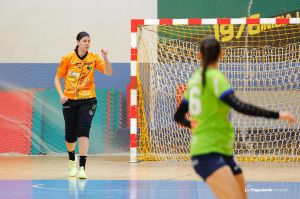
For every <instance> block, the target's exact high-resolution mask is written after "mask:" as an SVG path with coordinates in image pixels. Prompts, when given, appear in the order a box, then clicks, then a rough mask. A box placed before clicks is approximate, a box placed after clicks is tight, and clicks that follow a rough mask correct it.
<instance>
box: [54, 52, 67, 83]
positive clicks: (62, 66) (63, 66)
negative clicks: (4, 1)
mask: <svg viewBox="0 0 300 199" xmlns="http://www.w3.org/2000/svg"><path fill="white" fill-rule="evenodd" d="M67 70H68V66H67V58H66V57H63V58H62V59H61V60H60V63H59V66H58V68H57V71H56V76H57V77H58V78H62V77H65V76H66V73H67Z"/></svg>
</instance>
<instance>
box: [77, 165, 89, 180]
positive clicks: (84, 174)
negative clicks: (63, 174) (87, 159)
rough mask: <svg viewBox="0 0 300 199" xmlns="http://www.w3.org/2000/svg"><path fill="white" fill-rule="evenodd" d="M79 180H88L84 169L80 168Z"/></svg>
mask: <svg viewBox="0 0 300 199" xmlns="http://www.w3.org/2000/svg"><path fill="white" fill-rule="evenodd" d="M78 178H79V179H87V176H86V173H85V170H84V167H80V168H79V171H78Z"/></svg>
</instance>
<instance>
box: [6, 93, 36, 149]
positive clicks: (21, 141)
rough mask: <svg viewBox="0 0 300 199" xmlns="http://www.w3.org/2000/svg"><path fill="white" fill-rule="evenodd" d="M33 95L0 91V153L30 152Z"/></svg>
mask: <svg viewBox="0 0 300 199" xmlns="http://www.w3.org/2000/svg"><path fill="white" fill-rule="evenodd" d="M33 95H34V93H33V92H31V91H11V90H10V91H0V153H22V154H30V151H31V129H32V108H33Z"/></svg>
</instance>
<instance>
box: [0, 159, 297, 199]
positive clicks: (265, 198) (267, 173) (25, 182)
mask: <svg viewBox="0 0 300 199" xmlns="http://www.w3.org/2000/svg"><path fill="white" fill-rule="evenodd" d="M128 160H129V158H128V157H127V156H90V157H88V162H87V174H88V177H89V179H88V180H78V179H76V178H69V177H68V176H67V165H68V164H67V157H66V156H14V157H12V156H0V167H1V170H0V198H1V199H39V198H53V199H59V198H64V199H81V198H84V199H85V198H86V199H91V198H130V199H136V198H138V199H140V198H155V199H161V198H164V199H166V198H172V199H176V198H178V199H179V198H180V199H181V198H183V199H186V198H201V199H202V198H209V199H210V198H214V196H213V194H212V192H211V191H210V190H209V188H208V187H207V186H206V185H205V184H204V183H203V182H202V181H201V180H200V179H199V177H198V176H197V175H196V174H195V173H194V171H193V169H192V167H191V163H190V162H189V161H186V162H178V161H167V162H139V163H129V161H128ZM241 165H242V168H243V170H244V174H245V177H246V179H247V191H248V196H249V198H250V199H252V198H253V199H269V198H270V199H284V198H289V199H293V198H295V199H296V198H300V172H299V171H300V164H299V163H288V164H275V163H268V164H266V163H248V164H241Z"/></svg>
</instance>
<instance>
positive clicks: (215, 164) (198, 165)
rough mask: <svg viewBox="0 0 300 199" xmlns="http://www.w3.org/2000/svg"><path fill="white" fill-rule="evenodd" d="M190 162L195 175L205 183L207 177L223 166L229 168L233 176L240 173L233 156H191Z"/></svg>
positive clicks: (217, 154)
mask: <svg viewBox="0 0 300 199" xmlns="http://www.w3.org/2000/svg"><path fill="white" fill-rule="evenodd" d="M192 162H193V166H194V169H195V171H196V173H197V174H198V175H199V176H201V177H202V178H203V180H204V181H205V180H206V178H207V177H209V176H210V175H211V174H213V173H214V172H215V171H216V170H218V169H219V168H221V167H223V166H229V167H230V169H231V171H232V173H233V174H234V175H238V174H240V173H242V170H241V168H240V167H239V166H238V165H237V164H236V162H235V160H234V158H233V156H227V155H223V154H220V153H208V154H203V155H196V156H192Z"/></svg>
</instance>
